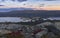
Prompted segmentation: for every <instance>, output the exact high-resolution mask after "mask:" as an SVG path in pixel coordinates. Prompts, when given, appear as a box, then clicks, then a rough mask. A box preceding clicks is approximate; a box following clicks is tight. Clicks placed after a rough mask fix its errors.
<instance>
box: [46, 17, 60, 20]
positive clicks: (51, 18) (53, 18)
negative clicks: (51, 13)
mask: <svg viewBox="0 0 60 38" xmlns="http://www.w3.org/2000/svg"><path fill="white" fill-rule="evenodd" d="M47 19H50V20H60V17H50V18H47Z"/></svg>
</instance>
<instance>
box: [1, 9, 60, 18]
mask: <svg viewBox="0 0 60 38" xmlns="http://www.w3.org/2000/svg"><path fill="white" fill-rule="evenodd" d="M0 17H45V18H46V17H60V11H59V10H58V11H57V10H55V11H51V10H50V11H46V10H20V11H19V10H17V11H10V12H4V13H3V12H0Z"/></svg>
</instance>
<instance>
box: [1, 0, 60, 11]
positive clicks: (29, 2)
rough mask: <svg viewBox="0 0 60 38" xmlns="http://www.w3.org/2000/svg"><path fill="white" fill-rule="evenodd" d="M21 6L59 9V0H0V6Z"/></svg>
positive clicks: (38, 8) (36, 8)
mask: <svg viewBox="0 0 60 38" xmlns="http://www.w3.org/2000/svg"><path fill="white" fill-rule="evenodd" d="M21 7H23V8H33V9H35V10H60V0H15V1H14V0H0V8H21Z"/></svg>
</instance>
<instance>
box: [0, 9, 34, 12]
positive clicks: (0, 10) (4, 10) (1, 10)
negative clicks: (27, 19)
mask: <svg viewBox="0 0 60 38" xmlns="http://www.w3.org/2000/svg"><path fill="white" fill-rule="evenodd" d="M15 10H16V11H18V10H20V11H21V10H33V9H32V8H0V12H10V11H15Z"/></svg>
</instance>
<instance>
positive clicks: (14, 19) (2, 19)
mask: <svg viewBox="0 0 60 38" xmlns="http://www.w3.org/2000/svg"><path fill="white" fill-rule="evenodd" d="M25 21H26V22H28V21H30V20H24V19H23V18H20V17H0V22H25Z"/></svg>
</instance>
